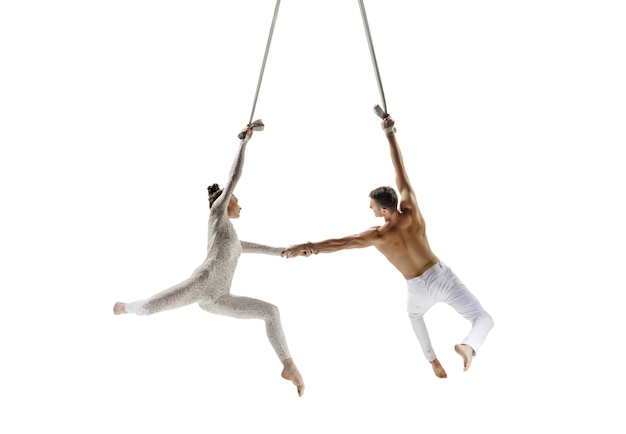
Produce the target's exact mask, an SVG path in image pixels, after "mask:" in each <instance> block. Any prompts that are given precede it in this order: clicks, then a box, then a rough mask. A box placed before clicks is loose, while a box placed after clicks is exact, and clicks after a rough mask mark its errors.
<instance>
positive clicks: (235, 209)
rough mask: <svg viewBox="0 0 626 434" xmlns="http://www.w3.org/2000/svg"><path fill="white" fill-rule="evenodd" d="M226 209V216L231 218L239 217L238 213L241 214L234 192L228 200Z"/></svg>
mask: <svg viewBox="0 0 626 434" xmlns="http://www.w3.org/2000/svg"><path fill="white" fill-rule="evenodd" d="M227 211H228V217H230V218H231V219H237V218H239V214H241V207H240V206H239V200H238V199H237V197H236V196H235V195H234V194H233V195H232V196H231V197H230V202H228V208H227Z"/></svg>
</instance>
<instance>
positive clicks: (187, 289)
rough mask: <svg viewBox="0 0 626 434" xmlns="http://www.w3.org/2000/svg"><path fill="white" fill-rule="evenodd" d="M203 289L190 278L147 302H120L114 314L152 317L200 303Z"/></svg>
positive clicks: (116, 304)
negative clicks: (199, 297) (165, 311)
mask: <svg viewBox="0 0 626 434" xmlns="http://www.w3.org/2000/svg"><path fill="white" fill-rule="evenodd" d="M201 289H202V285H201V283H200V282H198V280H196V279H193V278H189V279H187V280H185V281H183V282H181V283H179V284H177V285H174V286H172V287H171V288H168V289H166V290H164V291H161V292H159V293H158V294H155V295H153V296H152V297H150V298H148V299H145V300H137V301H134V302H132V303H122V302H120V301H118V302H117V303H115V305H114V306H113V313H114V314H115V315H121V314H125V313H134V314H137V315H152V314H153V313H157V312H163V311H164V310H170V309H176V308H178V307H183V306H187V305H189V304H192V303H195V302H196V301H198V294H199V293H200V290H201Z"/></svg>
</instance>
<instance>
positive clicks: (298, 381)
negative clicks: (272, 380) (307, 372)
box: [280, 358, 304, 396]
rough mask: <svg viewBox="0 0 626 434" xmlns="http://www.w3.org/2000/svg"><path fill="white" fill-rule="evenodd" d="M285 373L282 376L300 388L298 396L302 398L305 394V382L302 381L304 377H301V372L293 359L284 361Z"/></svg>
mask: <svg viewBox="0 0 626 434" xmlns="http://www.w3.org/2000/svg"><path fill="white" fill-rule="evenodd" d="M283 366H284V369H283V372H282V374H280V376H281V377H283V378H284V379H285V380H289V381H291V382H292V383H293V384H295V385H296V387H297V388H298V396H302V394H303V393H304V381H302V375H300V371H298V368H297V367H296V364H295V363H294V362H293V359H291V358H289V359H285V360H283Z"/></svg>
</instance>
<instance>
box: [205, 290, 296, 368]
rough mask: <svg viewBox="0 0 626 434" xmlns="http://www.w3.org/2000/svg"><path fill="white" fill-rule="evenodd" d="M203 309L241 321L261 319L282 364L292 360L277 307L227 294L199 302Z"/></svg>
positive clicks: (253, 299)
mask: <svg viewBox="0 0 626 434" xmlns="http://www.w3.org/2000/svg"><path fill="white" fill-rule="evenodd" d="M198 304H199V305H200V307H201V308H202V309H204V310H205V311H207V312H210V313H215V314H217V315H224V316H230V317H233V318H240V319H261V320H263V321H265V331H266V333H267V338H268V339H269V341H270V344H271V345H272V348H274V351H275V352H276V355H277V356H278V358H279V360H280V361H281V362H282V361H283V360H285V359H288V358H290V357H291V356H290V355H289V348H288V347H287V340H286V339H285V334H284V332H283V328H282V325H281V322H280V312H279V310H278V308H277V307H276V306H274V305H273V304H270V303H267V302H265V301H262V300H257V299H255V298H250V297H241V296H236V295H231V294H226V295H223V296H221V297H220V298H218V299H217V300H214V301H211V302H202V301H201V302H199V303H198Z"/></svg>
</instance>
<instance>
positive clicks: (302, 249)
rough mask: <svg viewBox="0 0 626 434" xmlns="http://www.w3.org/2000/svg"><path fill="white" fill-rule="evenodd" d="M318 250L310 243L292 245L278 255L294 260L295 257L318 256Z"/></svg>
mask: <svg viewBox="0 0 626 434" xmlns="http://www.w3.org/2000/svg"><path fill="white" fill-rule="evenodd" d="M318 253H319V250H317V249H316V248H315V247H313V244H311V243H303V244H294V245H293V246H289V247H288V248H286V249H285V250H283V251H282V252H281V254H280V256H282V257H283V258H295V257H296V256H311V255H313V254H315V255H316V254H318Z"/></svg>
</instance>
